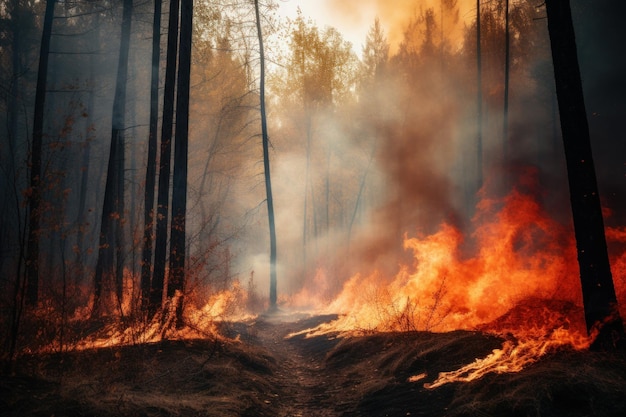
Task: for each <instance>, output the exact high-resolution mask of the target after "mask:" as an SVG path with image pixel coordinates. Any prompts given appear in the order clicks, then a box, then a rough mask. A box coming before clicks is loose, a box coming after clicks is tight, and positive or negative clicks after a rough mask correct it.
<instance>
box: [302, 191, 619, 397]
mask: <svg viewBox="0 0 626 417" xmlns="http://www.w3.org/2000/svg"><path fill="white" fill-rule="evenodd" d="M473 220H474V224H475V225H476V227H475V229H474V230H473V233H471V234H470V235H469V236H470V237H469V240H465V239H464V237H463V234H462V232H461V231H460V230H459V229H458V228H456V227H454V226H452V225H451V224H448V223H443V224H442V225H441V226H440V228H439V230H438V231H437V232H436V233H434V234H431V235H426V236H416V237H411V238H409V237H406V238H405V239H404V248H405V249H406V250H410V251H411V252H412V254H413V258H414V262H413V264H412V265H403V266H401V267H400V269H399V272H398V273H397V274H396V275H395V276H394V277H392V278H391V279H389V278H387V277H384V276H382V275H381V274H380V273H379V272H377V271H373V272H371V273H369V274H357V275H354V276H353V277H352V278H350V279H349V280H348V281H347V282H346V284H345V285H344V287H343V290H342V291H341V293H340V294H339V296H338V297H337V298H336V299H335V300H334V301H333V302H332V303H330V305H328V306H327V307H326V309H325V310H326V312H333V313H337V312H340V313H341V315H340V317H339V318H338V319H337V320H335V321H333V322H331V323H326V324H322V325H320V326H318V327H317V328H315V329H309V330H308V331H307V334H309V335H319V334H327V333H331V332H333V333H334V332H339V333H341V334H359V333H361V334H362V333H367V332H372V331H408V330H428V331H450V330H457V329H467V330H476V329H478V330H482V331H487V332H490V333H494V334H497V335H500V336H502V337H503V338H504V340H505V341H504V343H503V346H502V348H500V349H496V350H494V351H493V353H492V354H490V355H489V356H487V357H485V358H483V359H477V360H476V361H475V362H473V363H471V364H468V365H466V366H464V367H462V368H461V369H458V370H456V371H452V372H445V373H442V374H441V375H440V376H439V378H438V379H437V380H436V381H434V382H433V383H431V384H427V385H425V386H426V387H427V388H436V387H438V386H440V385H443V384H445V383H449V382H452V381H471V380H474V379H477V378H480V377H482V376H483V375H485V374H486V373H491V372H499V373H500V372H517V371H519V370H521V369H523V368H524V367H525V366H526V365H528V364H530V363H533V362H535V361H536V360H538V359H539V358H540V357H541V356H543V355H544V354H545V353H547V352H550V351H554V350H555V349H558V348H559V347H563V346H567V347H569V348H573V349H586V348H588V347H589V345H590V343H591V341H592V339H593V338H592V337H588V336H587V335H586V331H585V325H584V317H583V309H582V296H581V288H580V279H579V272H578V264H577V260H576V247H575V241H574V237H573V236H574V234H573V231H572V230H571V225H564V224H561V223H559V222H557V221H556V220H553V219H551V218H550V217H549V216H548V215H547V213H546V211H545V210H544V209H542V207H541V205H540V204H539V203H538V202H537V200H536V199H535V198H533V196H531V195H530V194H526V193H522V192H520V191H517V190H515V191H513V192H512V193H511V194H510V195H508V196H507V197H506V198H503V199H499V200H498V199H484V200H483V201H482V202H481V203H479V205H478V208H477V214H476V216H475V218H474V219H473ZM624 236H626V233H625V232H624V230H621V229H610V230H607V239H609V240H610V241H618V242H619V241H621V240H624ZM620 239H621V240H620ZM468 248H474V249H473V250H472V249H468ZM624 259H625V257H624V255H623V254H621V255H618V256H612V264H613V270H614V275H615V276H616V278H615V281H616V287H617V289H618V294H620V293H621V294H623V289H622V291H621V292H620V288H623V285H621V284H620V283H621V281H622V280H623V276H622V275H621V274H622V273H623V271H624ZM423 377H424V375H419V376H415V377H412V378H411V379H410V380H411V381H417V380H421V379H422V378H423Z"/></svg>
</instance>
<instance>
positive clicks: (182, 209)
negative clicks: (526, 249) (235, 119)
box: [167, 0, 193, 326]
mask: <svg viewBox="0 0 626 417" xmlns="http://www.w3.org/2000/svg"><path fill="white" fill-rule="evenodd" d="M192 32H193V0H182V1H181V10H180V51H179V53H178V87H177V93H176V142H175V144H174V177H173V184H172V225H171V231H170V239H171V240H170V274H169V279H168V284H167V296H168V298H169V299H170V300H172V299H173V298H174V295H176V292H179V293H180V297H179V298H178V300H177V304H176V319H177V320H176V323H177V325H178V326H180V325H181V324H182V312H183V301H184V298H183V291H184V289H185V257H186V254H187V251H186V211H187V162H188V148H189V146H188V145H189V85H190V76H191V39H192Z"/></svg>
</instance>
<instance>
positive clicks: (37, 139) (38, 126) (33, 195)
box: [26, 0, 56, 305]
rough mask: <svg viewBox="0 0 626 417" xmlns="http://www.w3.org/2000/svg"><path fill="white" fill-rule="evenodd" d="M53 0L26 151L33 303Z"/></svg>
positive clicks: (43, 37)
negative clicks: (28, 158)
mask: <svg viewBox="0 0 626 417" xmlns="http://www.w3.org/2000/svg"><path fill="white" fill-rule="evenodd" d="M55 4H56V0H47V2H46V12H45V15H44V21H43V32H42V34H41V48H40V49H39V69H38V72H37V87H36V88H37V89H36V90H35V110H34V113H33V142H32V148H31V155H30V190H29V193H30V195H29V199H28V203H29V213H28V251H27V259H26V274H27V285H28V287H27V292H26V302H27V303H28V304H30V305H35V304H37V300H38V297H39V240H40V239H39V238H40V236H39V235H40V232H41V230H40V220H41V180H42V178H41V150H42V149H41V148H42V144H43V143H42V142H43V118H44V110H45V101H46V85H47V80H48V58H49V54H50V38H51V37H52V21H53V20H54V6H55Z"/></svg>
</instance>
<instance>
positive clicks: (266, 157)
mask: <svg viewBox="0 0 626 417" xmlns="http://www.w3.org/2000/svg"><path fill="white" fill-rule="evenodd" d="M254 12H255V16H256V28H257V35H258V38H259V59H260V67H261V68H260V71H261V79H260V86H259V91H260V106H261V134H262V135H263V137H262V141H263V167H264V169H265V193H266V197H267V217H268V220H269V228H270V309H271V310H272V309H276V226H275V224H274V200H273V198H272V181H271V176H270V154H269V136H268V133H267V117H266V112H265V52H264V50H263V31H262V28H261V15H260V13H259V0H254ZM305 221H306V219H305Z"/></svg>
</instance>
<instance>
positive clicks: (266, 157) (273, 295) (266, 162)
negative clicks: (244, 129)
mask: <svg viewBox="0 0 626 417" xmlns="http://www.w3.org/2000/svg"><path fill="white" fill-rule="evenodd" d="M254 11H255V16H256V27H257V36H258V38H259V58H260V67H261V68H260V71H261V79H260V87H259V88H260V101H261V102H260V106H261V134H262V142H263V167H264V170H265V193H266V198H267V217H268V220H269V229H270V309H275V308H276V300H277V289H276V285H277V283H276V226H275V223H274V200H273V197H272V181H271V175H270V154H269V136H268V133H267V117H266V111H265V52H264V49H263V30H262V28H261V15H260V13H259V0H254Z"/></svg>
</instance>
